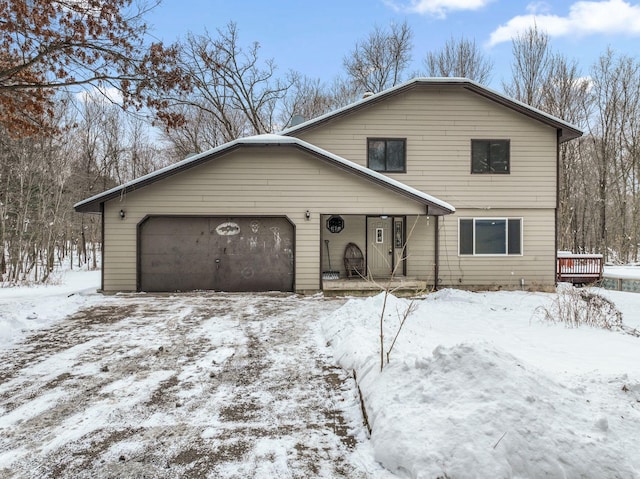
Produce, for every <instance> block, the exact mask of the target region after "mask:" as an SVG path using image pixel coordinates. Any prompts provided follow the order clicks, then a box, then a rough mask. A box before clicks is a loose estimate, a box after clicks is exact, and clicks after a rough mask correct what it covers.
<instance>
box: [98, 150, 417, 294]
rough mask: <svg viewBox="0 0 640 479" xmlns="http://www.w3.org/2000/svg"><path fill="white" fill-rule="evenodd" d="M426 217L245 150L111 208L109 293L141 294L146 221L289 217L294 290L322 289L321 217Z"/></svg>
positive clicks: (404, 203)
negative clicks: (139, 250)
mask: <svg viewBox="0 0 640 479" xmlns="http://www.w3.org/2000/svg"><path fill="white" fill-rule="evenodd" d="M121 209H123V210H125V211H126V218H125V219H124V220H122V219H120V216H119V214H118V212H119V211H120V210H121ZM306 210H309V211H310V212H311V218H310V220H306V219H305V212H306ZM424 212H425V206H424V205H423V204H420V203H418V202H415V201H412V200H409V199H407V198H406V197H404V196H401V195H399V194H396V193H393V192H391V191H389V190H387V189H385V188H383V187H381V186H379V185H376V184H373V183H371V182H369V181H367V180H365V179H363V178H361V177H359V176H356V175H353V174H349V173H346V172H345V171H343V170H340V169H338V168H336V167H335V166H332V165H330V164H327V163H325V162H323V161H320V160H318V159H317V158H314V157H312V156H310V155H307V154H304V153H302V152H299V151H298V150H294V149H292V148H288V147H284V148H283V147H268V148H255V147H252V148H245V149H241V150H237V151H235V152H232V153H229V154H227V155H225V156H223V157H219V158H217V159H214V160H212V161H210V162H208V163H205V164H203V165H200V166H197V167H194V168H192V169H190V170H187V171H183V172H181V173H177V174H175V175H173V176H171V177H169V178H166V179H163V180H160V181H157V182H155V183H153V184H150V185H148V186H145V187H143V188H141V189H140V190H137V191H133V192H129V193H127V194H126V195H124V196H122V197H121V198H118V199H113V200H110V201H108V202H106V204H105V216H104V220H105V238H104V251H105V264H104V268H105V269H104V285H103V287H104V289H105V291H133V290H135V289H136V263H137V254H136V244H137V225H138V223H139V222H140V221H142V220H143V219H144V217H145V216H147V215H210V216H218V215H220V216H286V217H287V218H289V220H290V221H291V222H292V223H293V224H294V225H295V234H296V244H295V288H296V290H317V289H319V288H320V281H319V279H320V261H319V258H320V243H321V240H320V215H321V214H343V215H350V214H351V215H353V214H377V215H381V214H387V215H394V214H395V215H402V214H414V215H415V214H423V213H424Z"/></svg>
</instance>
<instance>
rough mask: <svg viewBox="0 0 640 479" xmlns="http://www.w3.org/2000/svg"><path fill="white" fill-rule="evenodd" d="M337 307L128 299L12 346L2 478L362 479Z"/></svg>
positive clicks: (0, 412) (224, 298) (2, 413)
mask: <svg viewBox="0 0 640 479" xmlns="http://www.w3.org/2000/svg"><path fill="white" fill-rule="evenodd" d="M340 304H342V303H341V301H340V300H331V301H329V300H323V299H322V298H320V297H312V298H300V297H295V296H290V295H224V294H211V293H202V294H188V295H180V296H162V295H157V296H150V295H144V296H143V295H123V296H119V297H118V298H117V301H114V300H113V298H106V299H105V303H104V304H103V305H101V306H98V307H94V308H89V309H87V310H84V311H81V312H79V313H78V314H76V315H74V316H72V317H70V318H69V319H67V320H65V321H63V322H61V323H59V325H57V326H54V327H53V328H51V329H49V330H47V331H43V332H40V333H37V334H35V335H33V336H31V337H30V338H28V339H27V340H26V341H25V342H24V343H23V344H22V345H20V347H19V348H18V349H17V350H14V351H6V352H3V353H2V355H1V356H0V361H2V363H3V364H10V367H9V368H7V370H6V371H4V370H3V376H2V379H1V380H0V436H2V437H1V438H0V477H5V476H6V477H43V478H45V477H78V478H80V477H120V478H129V477H131V478H133V477H161V478H164V477H166V478H169V477H216V478H241V477H242V478H245V477H292V478H298V477H300V478H302V477H327V478H333V477H350V478H359V477H367V474H366V472H365V471H362V470H360V469H359V467H360V466H358V465H357V464H355V463H354V461H352V458H351V454H352V451H353V448H354V446H355V445H356V439H355V438H354V436H353V435H352V434H353V433H354V432H356V431H358V428H360V427H361V425H360V424H358V423H357V422H355V421H353V420H352V422H351V423H349V422H348V421H347V420H345V418H344V415H343V410H345V409H349V408H354V407H357V406H356V398H355V396H354V395H353V388H352V386H353V385H352V384H351V382H350V380H349V379H348V378H347V377H346V374H345V373H344V372H343V371H342V370H340V369H337V368H335V367H334V366H333V365H332V362H331V360H330V358H329V356H328V351H326V350H324V349H323V348H322V346H319V345H318V343H317V337H316V336H315V335H314V332H313V328H312V327H313V325H314V323H315V321H316V320H317V319H318V318H319V317H320V316H321V315H322V314H325V313H326V312H329V311H332V310H334V309H335V308H337V307H339V306H340Z"/></svg>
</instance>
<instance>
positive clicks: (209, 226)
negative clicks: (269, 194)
mask: <svg viewBox="0 0 640 479" xmlns="http://www.w3.org/2000/svg"><path fill="white" fill-rule="evenodd" d="M293 239H294V230H293V225H292V224H291V223H290V222H289V221H288V220H287V219H286V218H282V217H259V218H246V217H240V218H226V217H166V216H152V217H149V218H147V219H146V220H145V221H144V222H143V223H142V224H141V225H140V235H139V241H140V243H139V254H140V256H139V259H140V261H139V278H140V290H141V291H192V290H196V289H206V290H216V291H292V290H293V271H294V241H293Z"/></svg>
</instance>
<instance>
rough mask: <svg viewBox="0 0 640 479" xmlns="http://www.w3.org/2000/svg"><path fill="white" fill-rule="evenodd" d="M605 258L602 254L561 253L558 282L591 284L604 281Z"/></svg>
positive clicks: (559, 256)
mask: <svg viewBox="0 0 640 479" xmlns="http://www.w3.org/2000/svg"><path fill="white" fill-rule="evenodd" d="M603 266H604V263H603V258H602V255H601V254H570V253H559V254H558V265H557V270H556V272H557V279H558V282H564V283H574V284H590V283H597V282H600V281H602V271H603Z"/></svg>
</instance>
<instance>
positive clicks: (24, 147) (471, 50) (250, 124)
mask: <svg viewBox="0 0 640 479" xmlns="http://www.w3.org/2000/svg"><path fill="white" fill-rule="evenodd" d="M156 3H157V2H155V1H152V2H150V4H148V5H143V4H139V3H137V2H133V1H132V0H114V1H111V2H102V3H100V6H98V7H96V6H91V5H93V3H91V2H49V1H48V0H35V1H33V0H29V1H27V0H13V1H12V2H9V3H8V2H4V3H3V4H2V5H0V17H2V18H6V19H8V21H6V22H4V23H2V22H0V42H2V45H3V49H2V52H3V53H0V113H2V114H1V115H0V284H2V285H7V284H13V283H17V282H24V281H45V280H47V278H48V277H49V275H50V273H51V271H53V269H54V267H55V266H56V265H58V264H60V263H66V264H67V265H73V267H78V266H86V265H88V266H89V267H98V266H99V263H98V258H99V255H100V228H101V227H100V218H99V216H97V215H95V216H94V215H78V214H76V213H74V212H73V209H72V205H73V204H74V203H75V202H77V201H79V200H81V199H83V198H86V197H89V196H92V195H94V194H97V193H99V192H101V191H103V190H105V189H108V188H110V187H113V186H115V185H117V184H120V183H122V182H125V181H128V180H131V179H133V178H135V177H137V176H140V175H143V174H145V173H148V172H150V171H153V170H155V169H157V168H159V167H161V166H165V165H167V164H170V163H173V162H175V161H178V160H181V159H183V158H184V157H186V156H187V155H189V154H192V153H198V152H202V151H205V150H207V149H210V148H213V147H216V146H218V145H220V144H222V143H225V142H227V141H230V140H233V139H235V138H238V137H241V136H246V135H255V134H261V133H275V132H278V131H280V130H282V129H284V128H286V127H287V126H289V125H290V124H291V122H292V120H293V119H294V117H298V118H303V119H311V118H313V117H316V116H318V115H321V114H323V113H326V112H328V111H330V110H333V109H335V108H339V107H342V106H345V105H347V104H349V103H351V102H353V101H355V100H358V99H360V98H362V95H363V94H364V93H365V92H372V93H377V92H379V91H382V90H384V89H386V88H389V87H392V86H395V85H397V84H399V83H402V82H404V81H406V80H408V79H409V78H412V77H415V76H430V77H440V76H447V77H466V78H470V79H471V80H474V81H477V82H478V83H481V84H484V85H487V84H488V83H490V82H492V81H493V80H494V78H493V68H494V67H493V62H492V60H491V57H490V55H489V53H488V52H486V51H484V50H483V49H482V48H481V47H479V46H478V44H477V43H476V41H475V40H473V39H469V38H465V37H460V38H455V37H451V38H449V39H447V40H446V41H445V43H444V45H443V46H442V47H437V48H433V47H431V46H429V45H415V44H414V42H413V32H412V30H411V28H410V26H409V25H408V24H407V23H406V22H404V23H399V24H390V25H389V26H388V27H383V26H372V29H371V31H370V33H369V34H368V35H367V36H365V37H363V38H360V39H357V41H356V42H355V43H354V45H351V46H350V45H345V46H344V56H343V57H342V63H343V68H344V71H343V73H342V74H341V75H339V76H337V77H336V78H333V79H318V78H311V77H308V76H306V75H305V74H304V72H294V71H283V70H281V69H279V68H278V63H277V59H275V58H264V57H263V56H262V55H261V51H260V44H259V43H258V42H257V41H250V40H252V39H246V38H243V33H244V32H242V29H241V26H238V25H236V24H235V23H230V24H228V25H225V26H222V27H220V28H218V29H216V30H214V31H205V32H203V33H191V32H187V33H185V35H184V37H183V38H182V39H181V40H180V41H178V42H177V43H175V44H173V45H163V44H161V43H158V42H154V41H150V37H149V32H148V31H147V27H146V25H145V23H144V16H145V13H146V12H147V11H148V10H149V9H150V8H154V7H155V6H156ZM107 4H108V5H107ZM78 19H83V21H85V22H86V26H85V27H84V28H78V25H79V24H78V22H77V20H78ZM263 40H265V41H266V39H263ZM413 65H420V67H419V68H418V70H413V68H414V67H413ZM501 89H502V91H503V92H504V93H505V94H507V95H508V96H511V97H513V98H515V99H517V100H519V101H522V102H524V103H527V104H530V105H531V106H533V107H535V108H539V109H541V110H543V111H546V112H548V113H550V114H552V115H555V116H558V117H560V118H563V119H565V120H566V121H568V122H570V123H573V124H575V125H576V126H578V127H579V128H581V129H583V130H584V131H585V136H584V137H583V138H581V139H580V140H576V141H571V142H569V143H568V144H565V145H563V146H562V147H561V150H560V153H559V164H560V174H559V190H560V191H559V198H558V215H559V223H558V224H559V231H558V245H559V248H561V249H565V250H571V251H574V252H601V253H604V254H605V255H606V256H607V258H608V259H609V260H613V261H620V262H628V261H637V260H638V244H640V194H639V191H638V190H639V188H640V182H639V177H640V124H639V122H640V120H639V118H640V111H639V110H640V63H639V61H638V59H637V58H635V57H627V56H624V55H618V54H617V53H616V52H615V51H605V52H602V54H601V56H600V58H599V60H598V61H597V62H596V63H595V64H593V65H578V64H577V62H576V61H575V60H573V59H571V58H567V57H565V56H563V55H561V54H559V53H557V52H555V51H554V50H553V48H552V44H551V41H550V38H549V37H548V35H546V33H544V32H542V31H540V30H538V29H537V28H535V27H534V28H530V29H529V30H526V31H525V32H523V33H521V34H520V35H519V36H518V37H517V38H515V39H514V40H513V42H512V63H511V76H510V77H509V78H504V79H502V81H501ZM450 201H452V202H454V203H455V199H453V198H451V199H450Z"/></svg>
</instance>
